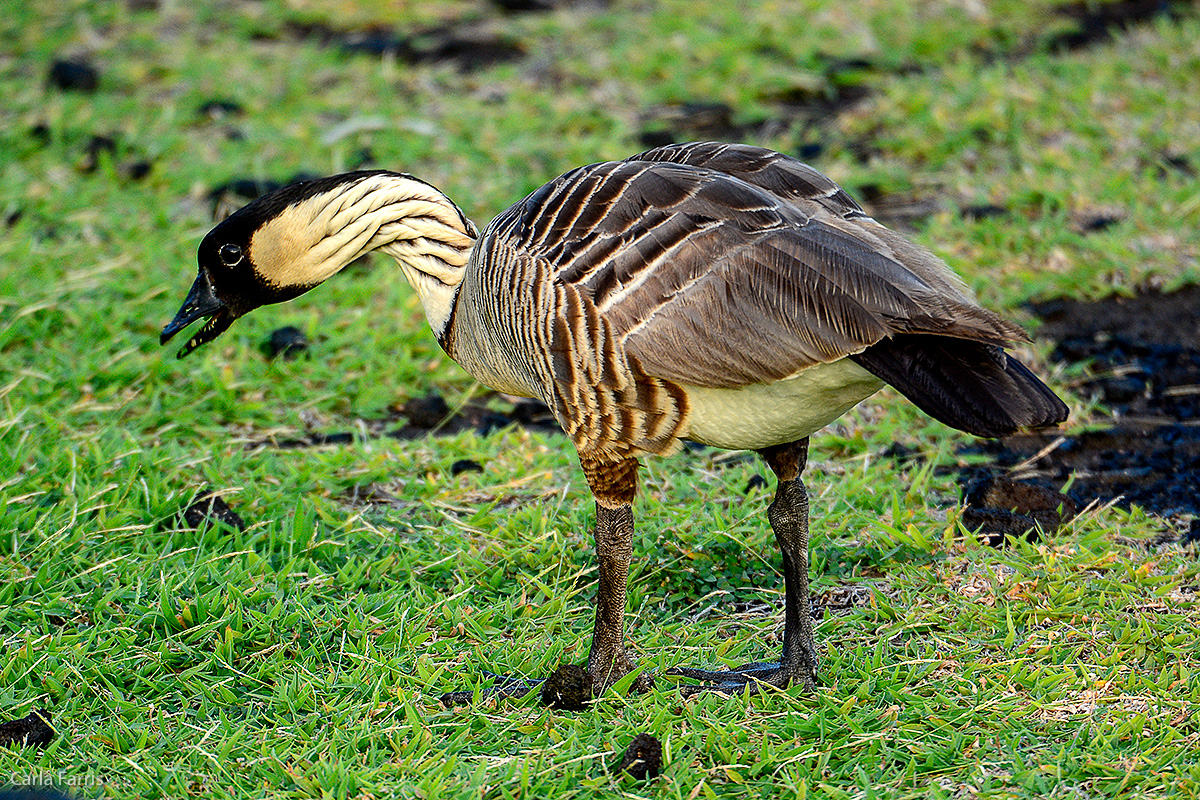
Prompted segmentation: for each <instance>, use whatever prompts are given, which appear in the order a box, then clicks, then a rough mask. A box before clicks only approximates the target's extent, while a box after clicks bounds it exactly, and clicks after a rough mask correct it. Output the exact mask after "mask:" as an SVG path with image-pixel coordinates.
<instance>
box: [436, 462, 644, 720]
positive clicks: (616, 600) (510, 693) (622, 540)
mask: <svg viewBox="0 0 1200 800" xmlns="http://www.w3.org/2000/svg"><path fill="white" fill-rule="evenodd" d="M580 463H581V464H582V466H583V471H584V474H585V475H586V476H587V480H588V485H589V486H590V487H591V489H592V494H593V495H595V497H596V530H595V538H596V555H597V558H598V559H599V562H600V564H599V585H598V586H597V589H596V618H595V623H594V624H593V626H592V647H591V651H590V652H589V653H588V660H587V664H586V665H584V669H585V670H586V672H587V675H588V677H589V678H590V683H591V685H590V686H586V687H584V688H585V692H586V693H590V695H591V696H598V695H600V694H602V693H603V692H604V690H605V689H607V688H608V687H609V686H611V685H612V684H614V683H615V682H616V681H617V680H618V679H619V678H621V676H623V675H625V674H627V673H629V672H632V671H633V670H635V669H637V666H636V665H635V664H634V662H633V659H632V658H630V657H629V654H628V653H627V652H626V650H625V596H626V587H627V584H628V580H629V563H630V561H631V560H632V554H633V497H634V495H635V494H636V493H637V469H638V462H637V459H634V458H629V459H624V460H621V461H616V462H612V461H604V462H594V461H590V460H587V459H584V458H582V457H581V458H580ZM560 671H562V668H560ZM486 674H488V675H489V676H490V677H492V678H493V679H494V682H493V684H492V686H490V687H488V688H487V689H485V690H484V692H485V693H486V694H494V695H499V696H505V697H521V696H523V695H526V694H528V693H529V692H531V691H533V690H534V689H536V688H537V687H538V686H540V685H542V683H543V682H544V679H534V680H525V679H514V678H506V677H504V676H501V675H492V674H491V673H486ZM552 683H554V682H553V681H552ZM653 685H654V679H653V678H652V677H651V676H650V675H649V674H648V673H645V672H643V673H642V674H641V675H639V676H638V677H637V679H636V680H635V681H634V683H633V686H632V689H633V691H635V692H644V691H648V690H649V689H650V687H652V686H653ZM471 697H472V693H471V692H448V693H446V694H444V695H442V702H443V703H445V704H446V705H453V704H456V703H468V702H470V701H471ZM543 697H545V695H544V694H543ZM547 702H548V703H551V702H552V701H551V700H550V699H548V698H547Z"/></svg>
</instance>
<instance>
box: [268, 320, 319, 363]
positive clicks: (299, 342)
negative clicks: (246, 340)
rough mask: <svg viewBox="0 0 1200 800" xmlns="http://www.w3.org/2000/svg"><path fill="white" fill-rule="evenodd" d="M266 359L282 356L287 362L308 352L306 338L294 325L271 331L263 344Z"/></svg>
mask: <svg viewBox="0 0 1200 800" xmlns="http://www.w3.org/2000/svg"><path fill="white" fill-rule="evenodd" d="M262 349H263V352H264V353H266V354H267V358H277V357H279V356H283V357H284V358H285V359H287V360H291V359H293V358H296V357H297V356H299V355H302V354H304V353H305V352H306V351H307V350H308V337H307V336H305V335H304V331H302V330H300V329H299V328H297V327H296V326H294V325H285V326H284V327H282V328H276V329H275V330H273V331H271V338H269V339H267V341H266V342H265V343H264V344H263V348H262Z"/></svg>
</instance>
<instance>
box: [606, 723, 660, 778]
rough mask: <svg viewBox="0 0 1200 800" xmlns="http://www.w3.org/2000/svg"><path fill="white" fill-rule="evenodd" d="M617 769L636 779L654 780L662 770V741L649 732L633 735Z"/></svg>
mask: <svg viewBox="0 0 1200 800" xmlns="http://www.w3.org/2000/svg"><path fill="white" fill-rule="evenodd" d="M616 771H617V772H618V773H620V772H628V773H629V776H630V777H631V778H633V779H634V780H639V781H644V780H653V779H655V778H657V777H658V775H659V773H660V772H662V743H661V742H659V741H658V739H656V738H654V737H653V736H651V735H650V734H648V733H639V734H638V735H637V736H635V737H633V741H632V742H630V743H629V747H628V748H627V749H626V750H625V755H624V756H622V757H621V763H619V764H617V769H616Z"/></svg>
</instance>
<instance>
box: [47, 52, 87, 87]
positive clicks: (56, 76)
mask: <svg viewBox="0 0 1200 800" xmlns="http://www.w3.org/2000/svg"><path fill="white" fill-rule="evenodd" d="M47 80H48V81H49V82H50V85H51V86H53V87H54V88H56V89H61V90H63V91H64V92H84V93H85V94H90V93H92V92H94V91H96V89H97V88H99V86H100V73H99V72H97V71H96V68H95V67H93V66H92V65H91V64H89V63H87V62H86V61H82V60H78V59H76V60H65V59H64V60H59V61H55V62H54V63H53V64H51V65H50V74H49V75H48V76H47Z"/></svg>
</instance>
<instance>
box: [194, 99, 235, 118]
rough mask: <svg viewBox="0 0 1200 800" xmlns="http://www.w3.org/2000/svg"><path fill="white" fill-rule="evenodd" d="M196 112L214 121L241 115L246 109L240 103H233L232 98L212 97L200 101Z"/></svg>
mask: <svg viewBox="0 0 1200 800" xmlns="http://www.w3.org/2000/svg"><path fill="white" fill-rule="evenodd" d="M196 113H197V114H199V115H200V116H201V117H204V118H205V119H208V120H212V121H214V122H216V121H218V120H223V119H228V118H231V117H240V116H243V115H244V114H245V113H246V109H245V107H244V106H242V104H241V103H235V102H234V101H233V100H224V99H213V100H205V101H204V102H203V103H201V104H200V105H199V107H198V108H197V109H196Z"/></svg>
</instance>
